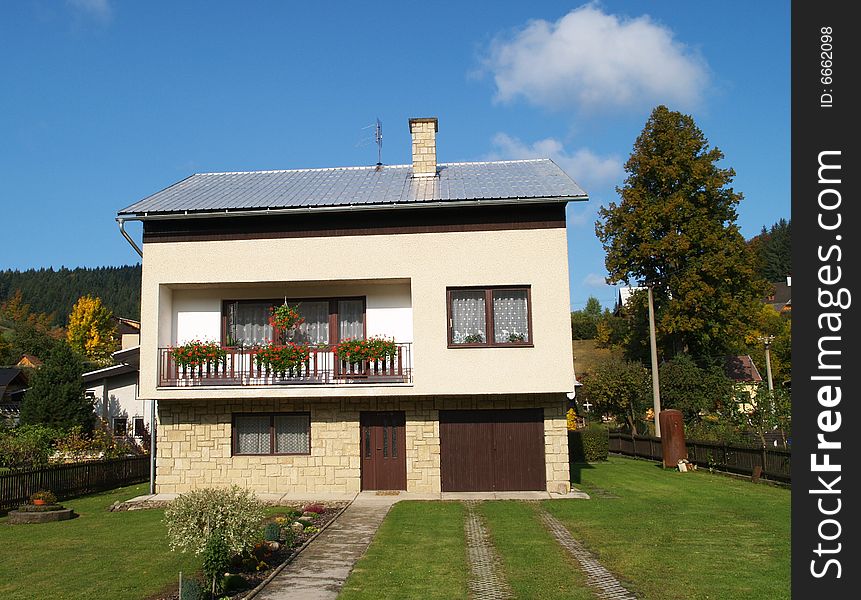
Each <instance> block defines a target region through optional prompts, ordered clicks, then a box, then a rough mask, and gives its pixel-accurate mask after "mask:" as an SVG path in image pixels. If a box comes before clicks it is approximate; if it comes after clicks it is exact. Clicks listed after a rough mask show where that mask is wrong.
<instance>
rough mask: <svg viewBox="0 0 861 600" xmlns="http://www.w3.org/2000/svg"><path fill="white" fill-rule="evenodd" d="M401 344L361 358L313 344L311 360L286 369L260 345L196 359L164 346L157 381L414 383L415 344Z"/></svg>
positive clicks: (198, 383)
mask: <svg viewBox="0 0 861 600" xmlns="http://www.w3.org/2000/svg"><path fill="white" fill-rule="evenodd" d="M396 347H397V353H396V354H395V355H394V356H387V357H386V358H382V359H375V360H374V359H365V360H362V361H360V362H356V363H350V362H347V361H346V360H339V359H338V357H337V355H336V354H335V353H334V352H333V351H332V347H329V346H324V347H315V348H311V349H309V354H308V359H307V360H305V361H303V362H301V363H299V364H295V365H292V366H290V367H287V368H285V369H284V370H283V371H276V370H275V369H273V368H271V367H270V366H267V365H266V364H265V361H261V360H260V359H259V353H260V348H233V347H223V348H222V349H221V350H222V351H223V356H221V357H219V358H217V359H214V360H207V361H205V362H201V363H199V364H196V365H182V364H180V363H179V362H178V361H177V360H176V358H175V355H174V349H173V348H159V349H158V385H159V387H165V388H185V387H194V386H207V387H209V386H218V387H235V386H287V385H336V384H337V385H362V384H403V383H412V381H413V375H412V352H411V348H412V344H410V343H398V344H396ZM273 348H275V349H279V348H283V346H274V347H273Z"/></svg>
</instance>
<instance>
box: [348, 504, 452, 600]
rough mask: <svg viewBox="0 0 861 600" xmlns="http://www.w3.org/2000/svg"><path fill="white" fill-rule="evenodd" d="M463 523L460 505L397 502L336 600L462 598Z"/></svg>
mask: <svg viewBox="0 0 861 600" xmlns="http://www.w3.org/2000/svg"><path fill="white" fill-rule="evenodd" d="M463 523H464V506H463V505H462V504H460V503H459V502H398V503H397V504H395V505H394V506H393V507H392V509H391V511H390V512H389V514H388V515H387V516H386V519H385V521H383V524H382V525H381V526H380V529H379V531H378V532H377V535H376V537H375V538H374V541H373V543H372V544H371V546H370V548H368V552H367V553H366V554H365V556H364V557H362V559H361V560H360V561H359V562H358V563H357V564H356V567H355V568H354V569H353V572H352V574H351V575H350V577H349V579H347V583H346V585H345V586H344V589H343V591H342V593H341V595H340V596H339V599H343V600H356V599H364V598H367V599H369V600H370V599H374V600H375V599H383V598H393V599H394V598H397V599H403V598H419V599H422V600H432V599H434V598H439V599H440V600H448V599H451V600H456V599H458V598H467V595H468V594H467V581H468V578H469V566H468V564H467V562H466V541H465V539H464V534H463Z"/></svg>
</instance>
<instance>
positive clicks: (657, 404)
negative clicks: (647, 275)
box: [647, 284, 771, 437]
mask: <svg viewBox="0 0 861 600" xmlns="http://www.w3.org/2000/svg"><path fill="white" fill-rule="evenodd" d="M647 287H648V289H649V346H650V347H651V351H652V401H653V403H654V404H653V409H654V412H655V437H661V422H660V421H659V420H658V415H659V414H660V412H661V385H660V383H659V381H658V343H657V341H656V340H655V301H654V299H653V297H652V285H651V284H649V285H648V286H647ZM766 352H767V350H766ZM770 372H771V371H769V373H770ZM769 380H771V378H770V377H769Z"/></svg>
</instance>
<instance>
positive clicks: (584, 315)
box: [571, 296, 601, 340]
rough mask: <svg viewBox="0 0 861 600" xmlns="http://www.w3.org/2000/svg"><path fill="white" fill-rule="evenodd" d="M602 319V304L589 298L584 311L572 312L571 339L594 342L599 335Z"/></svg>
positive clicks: (591, 297) (595, 299)
mask: <svg viewBox="0 0 861 600" xmlns="http://www.w3.org/2000/svg"><path fill="white" fill-rule="evenodd" d="M600 318H601V302H600V301H599V300H598V299H597V298H595V297H594V296H589V299H588V300H586V306H585V308H583V310H575V311H572V312H571V339H572V340H593V339H595V337H596V336H597V335H598V320H599V319H600Z"/></svg>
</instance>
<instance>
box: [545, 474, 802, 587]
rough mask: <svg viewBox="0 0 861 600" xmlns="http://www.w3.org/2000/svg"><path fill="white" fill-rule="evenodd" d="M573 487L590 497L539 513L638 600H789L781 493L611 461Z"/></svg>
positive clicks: (784, 494)
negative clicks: (551, 517) (590, 554)
mask: <svg viewBox="0 0 861 600" xmlns="http://www.w3.org/2000/svg"><path fill="white" fill-rule="evenodd" d="M578 479H579V480H580V483H576V482H577V480H578ZM573 480H574V481H575V485H578V486H580V487H581V488H582V489H583V490H585V491H586V492H589V493H590V494H592V496H593V499H592V500H590V501H587V502H579V501H574V500H570V501H568V500H565V501H546V502H544V503H543V505H544V507H545V508H546V509H547V510H548V511H549V512H550V513H552V514H553V515H555V516H556V517H557V518H558V519H559V520H561V521H562V522H563V523H564V524H565V526H566V527H567V528H568V529H569V530H570V531H571V533H572V534H573V535H574V537H575V538H577V539H578V540H580V541H581V542H582V543H583V544H584V545H585V546H586V547H587V548H588V549H589V550H590V551H592V552H593V553H594V554H595V555H596V556H597V557H598V559H599V560H600V561H601V563H602V564H603V565H604V566H605V567H607V568H608V569H610V570H611V571H613V572H614V573H615V574H617V575H618V576H620V577H621V578H622V579H623V580H625V581H626V582H629V583H630V584H631V585H629V586H628V587H629V588H630V589H632V590H633V591H634V592H636V593H637V594H638V595H639V596H641V597H643V598H646V599H655V600H676V599H678V600H682V599H684V600H699V599H701V600H706V599H720V600H736V599H739V600H741V599H744V600H748V599H751V598H768V599H769V600H780V599H783V598H789V597H790V491H789V490H787V489H783V488H777V487H772V486H768V485H762V484H752V483H750V482H749V481H745V480H739V479H734V478H730V477H724V476H720V475H711V474H709V473H704V472H694V473H679V472H677V471H669V470H663V469H660V468H658V467H657V466H656V465H655V464H654V463H649V462H645V461H638V460H632V459H626V458H617V457H613V458H611V459H610V461H608V462H607V463H602V464H596V465H588V466H583V467H580V468H578V469H576V470H575V472H574V473H573ZM610 496H618V497H617V498H613V497H610Z"/></svg>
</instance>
